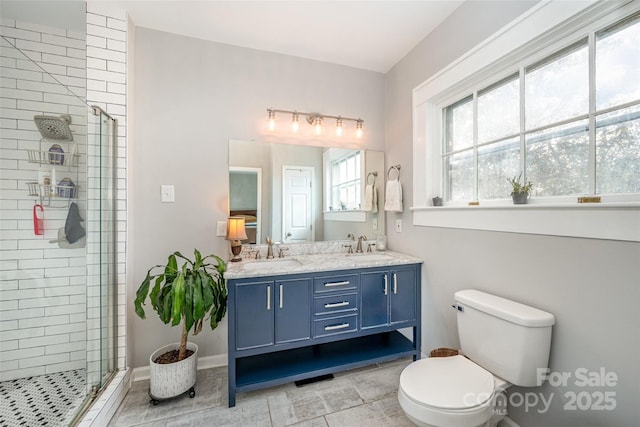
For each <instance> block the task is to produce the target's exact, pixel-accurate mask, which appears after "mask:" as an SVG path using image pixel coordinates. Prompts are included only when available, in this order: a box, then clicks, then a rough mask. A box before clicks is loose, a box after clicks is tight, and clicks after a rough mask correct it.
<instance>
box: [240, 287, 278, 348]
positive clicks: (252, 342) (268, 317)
mask: <svg viewBox="0 0 640 427" xmlns="http://www.w3.org/2000/svg"><path fill="white" fill-rule="evenodd" d="M234 286H235V287H236V288H235V292H236V298H235V301H236V303H235V314H236V315H235V319H234V320H235V323H236V328H235V334H236V350H246V349H251V348H256V347H265V346H269V345H273V336H274V334H273V330H274V327H273V326H274V325H273V313H274V306H273V302H274V282H272V281H263V282H257V281H256V282H240V283H237V284H235V285H234Z"/></svg>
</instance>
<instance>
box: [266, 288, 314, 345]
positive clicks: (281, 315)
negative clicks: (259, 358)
mask: <svg viewBox="0 0 640 427" xmlns="http://www.w3.org/2000/svg"><path fill="white" fill-rule="evenodd" d="M275 285H276V289H275V290H276V292H275V297H276V299H275V303H276V306H275V326H276V330H275V337H276V344H280V343H287V342H293V341H300V340H306V339H310V338H311V279H295V280H277V281H276V282H275Z"/></svg>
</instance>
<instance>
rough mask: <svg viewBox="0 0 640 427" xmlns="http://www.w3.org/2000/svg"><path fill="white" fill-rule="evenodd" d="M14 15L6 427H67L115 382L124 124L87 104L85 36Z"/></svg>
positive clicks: (6, 96) (5, 149) (1, 382)
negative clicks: (118, 183)
mask: <svg viewBox="0 0 640 427" xmlns="http://www.w3.org/2000/svg"><path fill="white" fill-rule="evenodd" d="M8 3H12V2H5V1H3V4H2V8H3V9H2V14H3V21H2V23H1V26H0V35H1V36H2V37H1V45H0V60H1V61H2V64H1V65H2V68H1V69H0V77H1V81H2V94H1V97H2V110H1V111H2V115H1V120H0V141H1V146H0V150H1V153H2V160H1V162H0V185H1V186H0V232H1V233H2V234H1V236H0V362H1V363H0V396H2V398H1V399H0V425H10V426H13V425H28V426H35V425H45V424H46V425H49V426H67V425H69V424H72V423H73V422H74V420H76V419H77V418H78V415H79V414H80V413H81V412H82V410H83V409H84V408H86V407H87V406H88V405H89V404H90V403H91V401H92V400H93V399H94V398H95V397H96V396H97V394H98V393H99V391H100V390H101V389H102V388H103V387H104V386H105V385H106V384H107V383H108V381H109V379H110V377H111V376H112V375H113V373H114V372H115V371H116V357H117V355H116V348H117V342H116V339H117V335H118V334H117V321H116V319H117V313H116V283H117V279H116V263H117V254H118V246H117V244H116V243H117V241H118V239H117V233H118V230H117V217H116V202H117V200H116V197H115V194H116V193H115V192H116V185H115V180H116V178H117V177H116V172H115V171H116V161H117V123H116V121H115V120H114V119H112V118H111V117H110V116H109V115H108V114H106V113H105V112H104V111H103V110H102V109H101V108H100V107H97V106H89V105H87V104H86V102H85V99H86V90H87V88H86V79H83V78H82V74H83V72H84V71H83V69H84V68H85V67H83V65H82V62H83V61H86V54H84V55H83V54H82V50H83V49H84V46H85V40H84V39H83V38H84V37H85V36H84V34H83V32H82V31H81V30H74V29H69V28H60V27H53V26H48V25H43V24H42V23H40V22H36V23H34V22H28V21H25V19H28V18H25V16H24V15H21V16H15V17H14V16H11V14H10V12H12V11H13V9H12V8H10V7H8V6H6V4H8ZM28 3H30V2H22V4H23V5H24V4H28ZM68 3H71V2H68ZM78 4H79V5H80V6H82V7H84V3H82V2H78ZM41 15H42V14H41ZM78 16H80V15H78ZM82 25H86V23H80V27H79V28H81V26H82ZM82 58H84V59H82Z"/></svg>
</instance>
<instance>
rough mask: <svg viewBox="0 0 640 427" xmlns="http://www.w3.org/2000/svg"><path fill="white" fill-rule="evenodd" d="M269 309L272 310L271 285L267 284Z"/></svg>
mask: <svg viewBox="0 0 640 427" xmlns="http://www.w3.org/2000/svg"><path fill="white" fill-rule="evenodd" d="M267 310H271V285H269V286H267Z"/></svg>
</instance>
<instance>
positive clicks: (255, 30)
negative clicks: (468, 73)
mask: <svg viewBox="0 0 640 427" xmlns="http://www.w3.org/2000/svg"><path fill="white" fill-rule="evenodd" d="M462 2H463V0H441V1H436V0H413V1H389V0H386V1H385V0H360V1H346V0H332V1H329V0H322V1H320V0H298V1H274V0H262V1H244V0H236V1H218V0H208V1H202V0H200V1H192V0H173V1H156V0H146V1H144V0H136V1H133V0H122V1H116V3H119V4H121V5H122V6H123V7H124V8H125V9H126V10H127V11H128V13H129V15H130V17H131V19H132V20H133V22H134V23H135V25H137V26H140V27H146V28H152V29H155V30H161V31H166V32H171V33H176V34H181V35H185V36H190V37H196V38H200V39H205V40H211V41H216V42H220V43H226V44H231V45H235V46H242V47H248V48H253V49H259V50H265V51H269V52H275V53H281V54H285V55H292V56H298V57H303V58H308V59H315V60H319V61H325V62H332V63H336V64H341V65H347V66H351V67H356V68H362V69H366V70H372V71H378V72H382V73H386V72H387V71H389V69H390V68H391V67H393V65H395V64H396V63H397V62H398V61H399V60H400V59H402V57H404V56H405V55H406V54H407V53H408V52H409V51H410V50H411V49H412V48H413V47H415V46H416V45H417V44H418V43H419V42H420V41H421V40H422V39H423V38H424V37H425V36H426V35H427V34H429V33H430V32H431V31H432V30H433V29H434V28H435V27H437V26H438V24H440V23H441V22H442V21H443V20H444V19H445V18H446V17H447V16H448V15H449V14H451V13H452V12H453V11H454V10H455V9H456V8H457V7H458V6H459V5H460V4H461V3H462Z"/></svg>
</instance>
